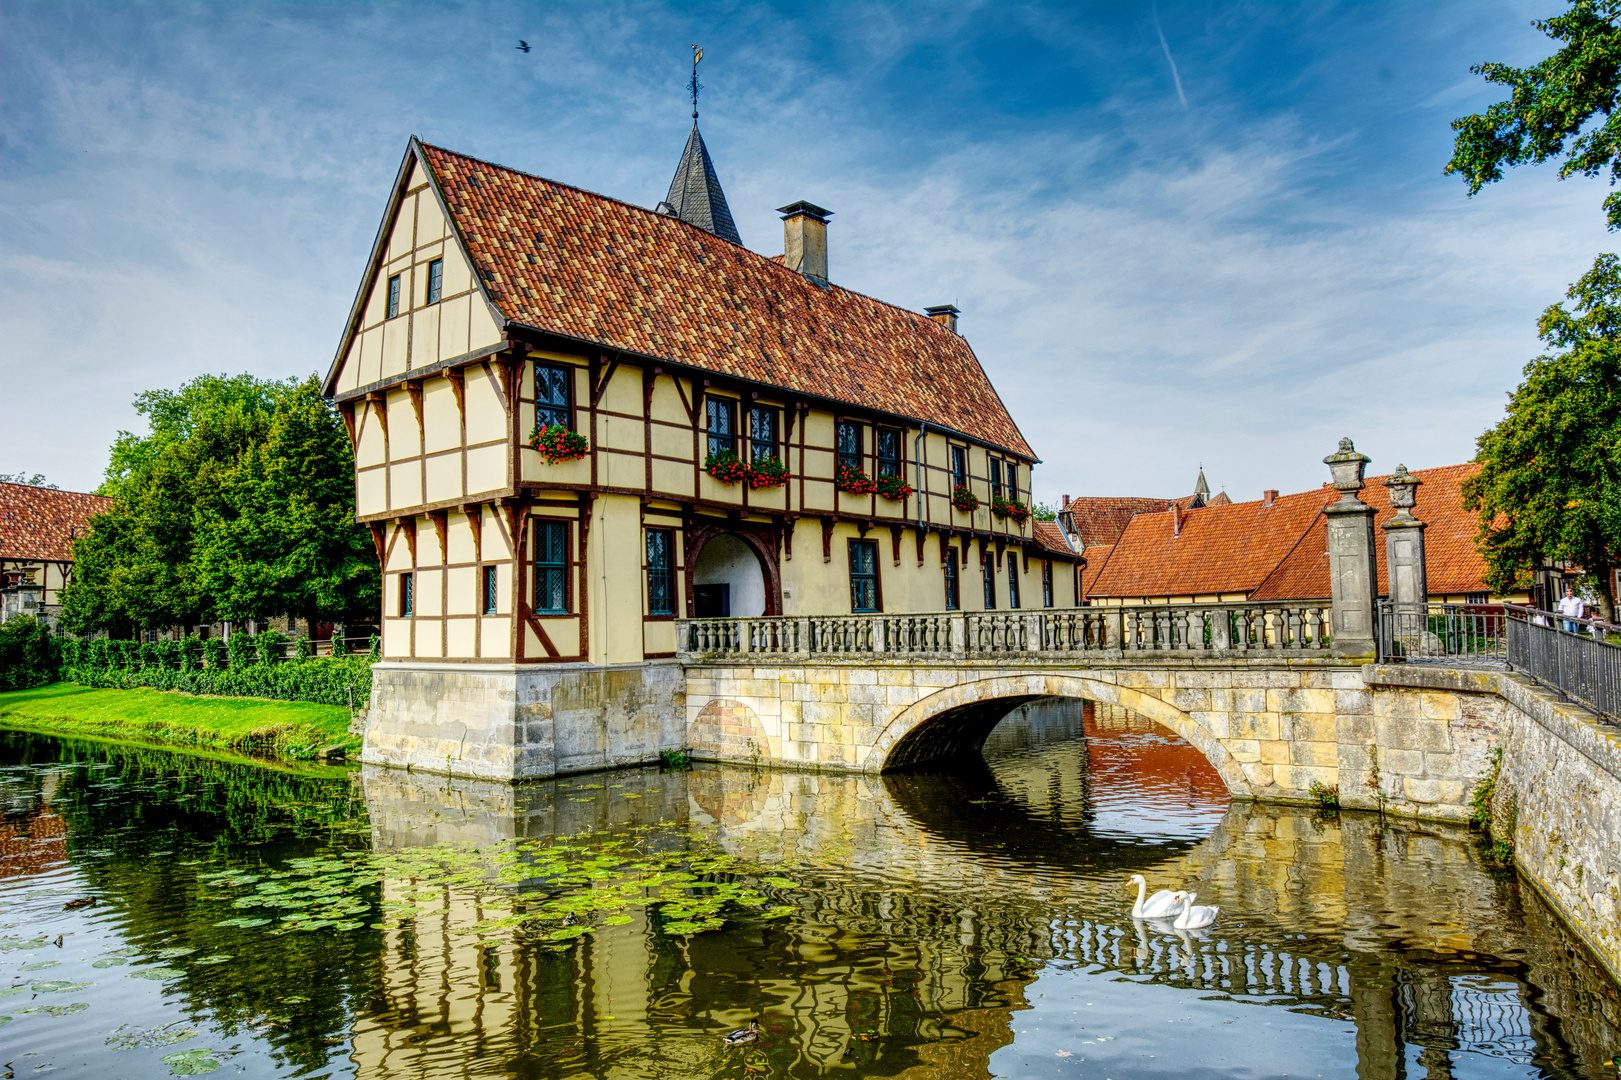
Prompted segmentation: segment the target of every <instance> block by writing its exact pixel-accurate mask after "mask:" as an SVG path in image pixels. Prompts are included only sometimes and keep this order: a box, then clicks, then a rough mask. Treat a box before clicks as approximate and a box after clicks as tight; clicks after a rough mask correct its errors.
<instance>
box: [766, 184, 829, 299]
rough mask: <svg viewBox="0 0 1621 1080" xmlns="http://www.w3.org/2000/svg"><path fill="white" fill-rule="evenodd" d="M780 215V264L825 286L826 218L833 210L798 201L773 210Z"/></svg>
mask: <svg viewBox="0 0 1621 1080" xmlns="http://www.w3.org/2000/svg"><path fill="white" fill-rule="evenodd" d="M777 213H779V214H781V215H782V251H783V255H782V264H783V265H784V266H786V267H787V268H788V269H790V270H798V271H799V272H800V273H801V274H804V275H805V276H806V277H807V278H809V279H810V280H812V281H814V282H816V284H818V285H826V284H827V219H828V218H830V217H832V216H833V211H831V210H824V209H822V208H821V207H820V206H817V205H816V204H815V203H808V202H806V201H805V200H803V199H801V200H800V201H799V202H796V203H789V204H788V205H787V206H779V207H777Z"/></svg>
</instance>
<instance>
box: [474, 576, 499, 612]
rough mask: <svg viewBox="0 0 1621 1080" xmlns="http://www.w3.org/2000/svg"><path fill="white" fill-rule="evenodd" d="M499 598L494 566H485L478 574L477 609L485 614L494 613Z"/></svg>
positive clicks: (497, 580)
mask: <svg viewBox="0 0 1621 1080" xmlns="http://www.w3.org/2000/svg"><path fill="white" fill-rule="evenodd" d="M500 598H501V590H500V582H499V579H498V578H497V577H496V573H495V567H493V566H486V567H485V568H484V569H483V571H482V572H481V573H480V575H479V610H480V611H482V612H483V613H484V614H486V615H494V614H495V609H496V605H497V603H498V602H499V601H500Z"/></svg>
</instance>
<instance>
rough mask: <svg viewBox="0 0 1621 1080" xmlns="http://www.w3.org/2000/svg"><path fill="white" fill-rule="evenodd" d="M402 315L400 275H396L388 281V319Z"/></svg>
mask: <svg viewBox="0 0 1621 1080" xmlns="http://www.w3.org/2000/svg"><path fill="white" fill-rule="evenodd" d="M399 313H400V275H398V274H395V275H394V276H393V277H391V278H389V279H388V317H389V318H390V319H392V318H393V317H394V316H396V315H398V314H399Z"/></svg>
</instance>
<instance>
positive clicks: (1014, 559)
mask: <svg viewBox="0 0 1621 1080" xmlns="http://www.w3.org/2000/svg"><path fill="white" fill-rule="evenodd" d="M1007 606H1008V607H1010V608H1016V607H1018V606H1019V557H1018V556H1017V555H1015V554H1013V552H1012V550H1009V551H1008V553H1007Z"/></svg>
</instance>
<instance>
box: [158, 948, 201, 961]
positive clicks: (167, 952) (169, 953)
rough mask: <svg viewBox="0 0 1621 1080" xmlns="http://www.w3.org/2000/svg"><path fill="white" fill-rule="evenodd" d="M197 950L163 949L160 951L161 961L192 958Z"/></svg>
mask: <svg viewBox="0 0 1621 1080" xmlns="http://www.w3.org/2000/svg"><path fill="white" fill-rule="evenodd" d="M196 951H197V950H196V949H180V948H176V949H161V950H159V951H158V959H159V960H175V959H178V958H179V957H182V956H190V955H191V954H192V953H194V952H196Z"/></svg>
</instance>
